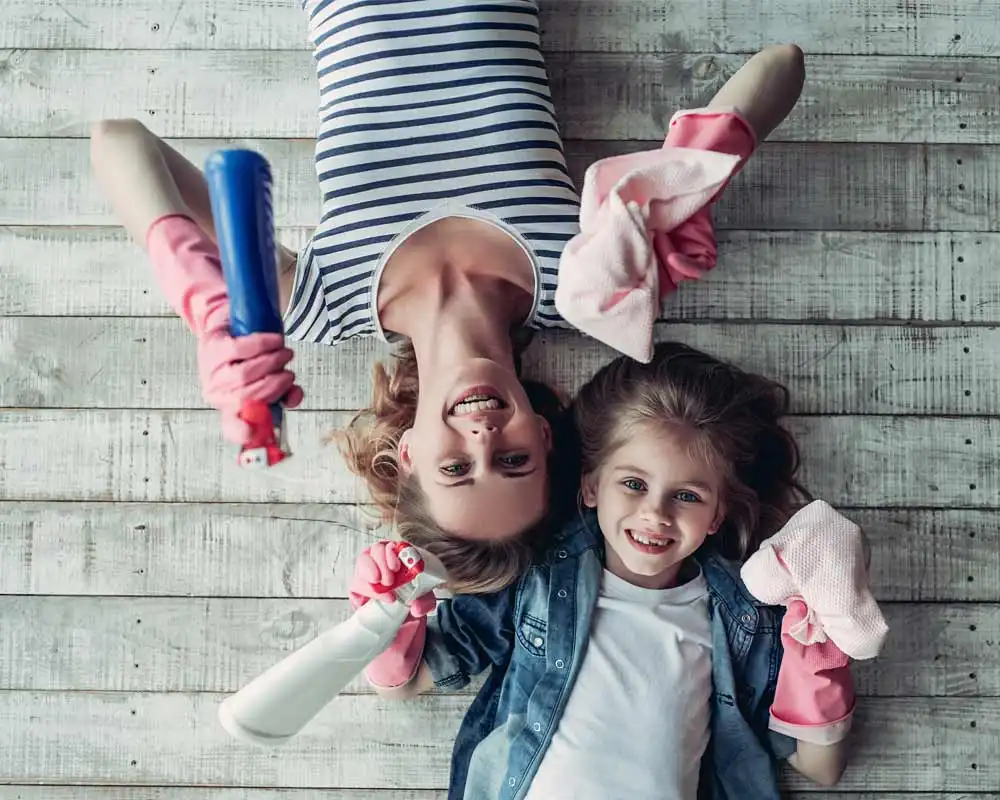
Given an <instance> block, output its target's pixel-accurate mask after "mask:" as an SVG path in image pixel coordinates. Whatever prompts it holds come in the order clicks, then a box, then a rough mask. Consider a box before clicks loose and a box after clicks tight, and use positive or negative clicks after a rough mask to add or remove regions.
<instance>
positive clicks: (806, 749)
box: [788, 739, 848, 788]
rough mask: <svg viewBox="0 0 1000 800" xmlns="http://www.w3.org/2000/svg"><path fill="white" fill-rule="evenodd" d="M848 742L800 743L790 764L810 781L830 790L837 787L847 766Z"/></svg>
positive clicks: (790, 759) (789, 760) (789, 761)
mask: <svg viewBox="0 0 1000 800" xmlns="http://www.w3.org/2000/svg"><path fill="white" fill-rule="evenodd" d="M847 751H848V746H847V740H846V739H844V740H842V741H839V742H837V743H835V744H813V743H812V742H803V741H801V740H800V741H799V743H798V746H797V747H796V748H795V752H794V753H792V755H791V757H790V758H789V759H788V763H789V764H791V765H792V767H793V768H794V769H795V770H796V771H797V772H799V773H800V774H802V775H805V776H806V777H807V778H809V780H811V781H813V782H815V783H818V784H819V785H820V786H824V787H826V788H829V787H831V786H836V785H837V783H838V782H839V781H840V776H841V775H843V774H844V768H845V767H846V766H847Z"/></svg>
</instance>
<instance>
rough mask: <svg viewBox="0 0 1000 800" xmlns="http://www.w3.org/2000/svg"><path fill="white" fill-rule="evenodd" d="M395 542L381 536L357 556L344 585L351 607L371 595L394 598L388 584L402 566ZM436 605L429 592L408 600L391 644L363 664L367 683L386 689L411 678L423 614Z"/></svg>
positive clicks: (420, 642) (420, 641)
mask: <svg viewBox="0 0 1000 800" xmlns="http://www.w3.org/2000/svg"><path fill="white" fill-rule="evenodd" d="M397 544H398V543H397V542H390V541H388V540H384V539H383V540H380V541H378V542H376V543H375V544H373V545H372V546H371V547H369V548H367V549H366V550H364V551H362V553H361V555H360V556H358V560H357V562H355V565H354V577H353V578H352V579H351V585H350V587H349V589H348V594H349V596H350V599H351V608H353V609H355V610H357V609H359V608H361V606H363V605H364V604H365V603H367V602H368V601H369V600H372V599H375V600H379V601H381V602H383V603H391V602H393V601H394V600H395V599H396V593H395V592H393V591H392V589H391V588H389V587H391V586H392V585H393V583H394V581H395V576H396V573H397V572H399V570H400V569H401V568H402V566H403V565H402V563H401V562H400V560H399V556H398V555H397V554H396V550H395V546H396V545H397ZM436 606H437V598H435V596H434V593H433V592H428V593H427V594H424V595H421V596H420V597H417V598H416V599H414V601H413V602H412V603H410V614H409V616H408V617H407V618H406V621H405V622H403V624H402V626H401V627H400V629H399V633H397V634H396V638H395V639H393V640H392V644H390V645H389V647H388V649H386V650H385V652H383V653H382V654H381V655H380V656H379V657H378V658H376V659H375V660H374V661H372V662H371V664H369V665H368V666H367V667H366V668H365V677H366V678H367V679H368V682H369V683H371V684H372V685H373V686H379V687H382V688H386V689H390V688H394V687H396V686H404V685H405V684H407V683H409V682H410V681H411V680H412V679H413V676H414V675H415V674H416V672H417V668H418V667H419V666H420V657H421V655H422V654H423V652H424V642H425V641H426V640H427V615H428V614H430V613H431V612H432V611H433V610H434V608H435V607H436Z"/></svg>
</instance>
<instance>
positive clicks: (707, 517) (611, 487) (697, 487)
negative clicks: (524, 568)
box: [583, 425, 725, 589]
mask: <svg viewBox="0 0 1000 800" xmlns="http://www.w3.org/2000/svg"><path fill="white" fill-rule="evenodd" d="M637 434H638V435H635V436H632V437H630V440H629V441H628V442H627V443H626V444H624V445H622V446H621V447H619V448H618V449H617V450H616V451H615V452H614V453H612V455H611V457H610V458H608V459H607V461H606V462H605V463H604V464H602V465H601V468H600V469H599V470H598V471H597V472H596V473H592V474H589V475H586V476H584V479H583V501H584V503H585V504H586V505H587V506H588V507H590V508H596V509H597V519H598V521H599V523H600V525H601V532H602V533H603V534H604V540H605V544H606V549H607V568H608V569H609V570H610V571H611V572H612V573H613V574H615V575H617V576H618V577H620V578H622V579H624V580H627V581H629V582H630V583H632V584H634V585H636V586H644V587H646V588H648V589H665V588H668V587H670V586H673V585H674V584H675V582H676V579H677V573H678V572H679V571H680V568H681V565H682V563H683V562H684V559H686V558H687V557H688V556H690V555H691V554H692V553H694V552H695V551H696V550H697V549H698V548H699V547H701V545H702V543H703V542H704V541H705V538H706V537H707V536H710V535H712V534H713V533H715V531H716V530H717V529H718V527H719V525H720V524H722V520H723V519H724V518H725V508H724V506H723V503H722V497H721V493H722V485H723V483H722V479H721V476H720V475H719V474H718V471H717V470H716V469H714V468H713V467H712V465H711V464H710V463H708V461H707V460H706V459H703V458H700V457H698V456H697V455H696V454H695V453H694V452H693V448H691V447H690V444H691V441H692V439H691V437H689V436H684V435H683V433H681V432H676V431H666V430H663V429H662V428H660V427H658V426H652V425H647V426H644V427H643V428H642V430H641V431H640V432H637Z"/></svg>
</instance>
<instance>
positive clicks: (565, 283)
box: [555, 109, 756, 362]
mask: <svg viewBox="0 0 1000 800" xmlns="http://www.w3.org/2000/svg"><path fill="white" fill-rule="evenodd" d="M755 147H756V140H755V138H754V135H753V131H752V129H751V128H750V126H749V125H748V124H747V123H746V121H745V120H744V119H743V118H742V117H741V116H740V115H739V113H738V112H737V111H735V110H732V111H728V110H726V111H720V110H712V111H709V110H705V109H697V110H693V111H685V112H680V113H678V114H675V115H674V118H673V119H672V120H671V123H670V133H669V134H668V136H667V139H666V142H665V144H664V146H663V147H662V148H661V149H659V150H649V151H645V152H640V153H633V154H630V155H625V156H615V157H613V158H606V159H602V160H601V161H598V162H596V163H595V164H592V165H591V167H590V168H589V169H588V170H587V173H586V175H585V176H584V181H583V191H582V193H581V207H580V229H581V232H580V233H579V234H578V235H577V236H575V237H574V238H573V239H572V240H571V241H570V242H569V243H568V244H567V245H566V248H565V250H564V251H563V255H562V259H561V261H560V265H559V283H558V285H557V287H556V295H555V302H556V308H557V309H558V311H559V313H560V314H562V316H563V317H564V318H565V319H566V321H567V322H569V323H570V324H572V325H573V326H574V327H576V328H578V329H579V330H581V331H583V332H584V333H586V334H588V335H590V336H592V337H594V338H595V339H597V340H599V341H601V342H604V343H605V344H607V345H610V346H611V347H614V348H615V349H616V350H618V351H620V352H622V353H624V354H625V355H628V356H630V357H632V358H634V359H636V360H638V361H643V362H649V360H650V359H651V358H652V354H653V324H654V323H655V321H656V317H657V315H658V313H659V310H660V301H661V299H662V297H663V296H664V295H666V294H668V293H669V292H671V291H673V290H674V289H676V288H677V284H678V283H680V282H681V281H682V280H695V279H697V278H700V277H701V276H702V275H703V274H704V273H705V272H707V271H708V270H710V269H712V268H713V267H714V266H715V260H716V246H715V233H714V230H713V228H712V221H711V217H710V216H709V213H708V209H707V206H708V205H709V204H710V203H712V202H714V201H715V200H716V199H717V198H718V196H719V194H721V192H722V190H723V189H724V188H725V186H726V185H727V183H728V182H729V180H730V179H731V178H732V177H733V175H735V174H736V173H737V172H738V171H739V170H740V169H741V168H742V166H743V163H744V162H745V160H746V159H747V158H748V157H749V156H750V154H751V153H752V152H753V150H754V149H755Z"/></svg>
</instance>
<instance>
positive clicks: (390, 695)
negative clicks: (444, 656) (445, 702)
mask: <svg viewBox="0 0 1000 800" xmlns="http://www.w3.org/2000/svg"><path fill="white" fill-rule="evenodd" d="M372 688H373V689H374V690H375V694H377V695H378V696H379V697H384V698H385V699H386V700H412V699H413V698H414V697H417V696H418V695H421V694H424V693H425V692H429V691H430V690H431V689H433V688H434V676H433V675H431V670H430V667H428V666H427V662H425V661H421V662H420V666H419V667H418V668H417V674H416V675H414V676H413V677H412V678H411V679H410V682H409V683H404V684H403V685H402V686H393V687H388V686H376V685H375V684H372Z"/></svg>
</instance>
